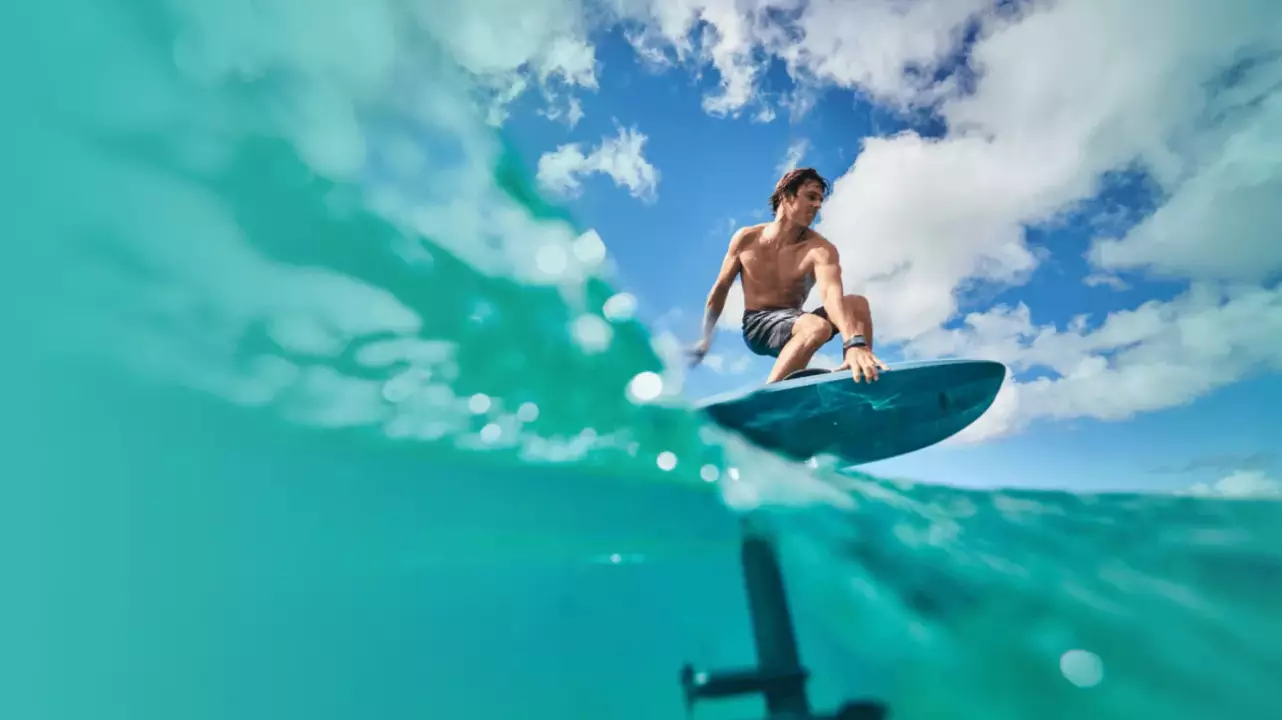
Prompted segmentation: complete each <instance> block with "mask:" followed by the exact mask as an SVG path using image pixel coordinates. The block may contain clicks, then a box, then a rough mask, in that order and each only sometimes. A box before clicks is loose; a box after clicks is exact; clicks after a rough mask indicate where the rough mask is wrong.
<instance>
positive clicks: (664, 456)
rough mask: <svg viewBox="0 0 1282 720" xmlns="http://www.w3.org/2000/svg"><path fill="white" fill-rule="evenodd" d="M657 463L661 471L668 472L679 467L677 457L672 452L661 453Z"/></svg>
mask: <svg viewBox="0 0 1282 720" xmlns="http://www.w3.org/2000/svg"><path fill="white" fill-rule="evenodd" d="M657 462H658V465H659V469H660V470H662V471H664V472H668V471H669V470H671V469H673V468H675V467H676V466H677V456H676V455H675V454H673V453H672V452H671V451H668V450H664V451H663V452H661V453H659V459H658V461H657Z"/></svg>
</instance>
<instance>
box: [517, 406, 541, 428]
mask: <svg viewBox="0 0 1282 720" xmlns="http://www.w3.org/2000/svg"><path fill="white" fill-rule="evenodd" d="M516 419H517V420H520V421H521V422H527V423H528V422H534V421H535V420H538V419H539V406H538V405H535V404H534V403H532V402H523V403H521V407H519V408H517V409H516Z"/></svg>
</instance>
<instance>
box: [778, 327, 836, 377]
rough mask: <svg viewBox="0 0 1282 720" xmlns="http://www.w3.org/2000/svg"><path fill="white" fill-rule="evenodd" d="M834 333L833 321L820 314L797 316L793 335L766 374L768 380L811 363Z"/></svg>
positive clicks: (785, 374) (783, 375)
mask: <svg viewBox="0 0 1282 720" xmlns="http://www.w3.org/2000/svg"><path fill="white" fill-rule="evenodd" d="M834 333H835V330H834V329H833V325H832V323H830V322H828V321H827V320H826V319H824V318H822V317H820V316H818V315H814V314H810V313H807V314H805V315H802V316H801V317H799V318H797V320H796V322H794V323H793V324H792V337H790V338H789V339H788V342H787V344H786V345H784V346H783V349H782V350H780V351H779V357H778V359H777V360H775V365H774V367H772V368H771V369H770V374H769V375H768V376H766V382H767V383H772V382H776V381H778V380H781V379H783V378H785V377H787V376H788V375H789V374H790V373H793V372H796V371H798V370H801V369H802V368H804V367H806V365H808V364H810V358H812V357H814V355H815V353H816V352H817V351H818V350H819V348H821V347H823V346H824V343H826V342H828V341H829V340H831V339H832V336H833V334H834Z"/></svg>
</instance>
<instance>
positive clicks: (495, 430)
mask: <svg viewBox="0 0 1282 720" xmlns="http://www.w3.org/2000/svg"><path fill="white" fill-rule="evenodd" d="M502 435H503V429H502V428H500V427H499V426H498V424H496V423H490V424H488V425H486V426H485V427H483V428H481V441H482V442H486V443H493V442H498V439H499V438H500V437H502Z"/></svg>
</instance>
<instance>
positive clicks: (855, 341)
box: [841, 335, 868, 353]
mask: <svg viewBox="0 0 1282 720" xmlns="http://www.w3.org/2000/svg"><path fill="white" fill-rule="evenodd" d="M852 347H868V343H867V341H865V340H864V336H863V335H851V336H850V339H849V340H847V341H845V342H843V343H842V344H841V351H842V352H843V353H844V352H846V351H847V350H849V349H850V348H852Z"/></svg>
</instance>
